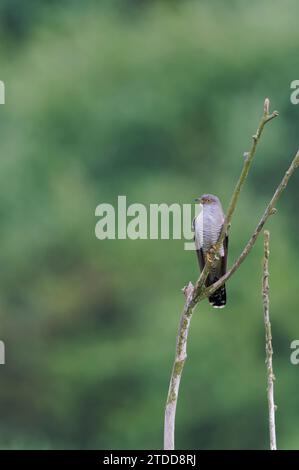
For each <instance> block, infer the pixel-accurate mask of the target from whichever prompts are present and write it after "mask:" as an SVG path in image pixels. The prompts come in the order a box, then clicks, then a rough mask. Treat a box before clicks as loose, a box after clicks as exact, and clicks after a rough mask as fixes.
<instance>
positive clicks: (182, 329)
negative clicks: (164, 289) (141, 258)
mask: <svg viewBox="0 0 299 470" xmlns="http://www.w3.org/2000/svg"><path fill="white" fill-rule="evenodd" d="M269 106H270V103H269V100H268V98H267V99H266V100H265V102H264V112H263V116H262V118H261V121H260V124H259V126H258V129H257V131H256V134H255V135H254V136H253V142H252V146H251V148H250V151H249V152H248V153H246V158H245V161H244V164H243V169H242V171H241V174H240V177H239V180H238V182H237V184H236V187H235V189H234V192H233V195H232V198H231V201H230V204H229V207H228V213H227V216H226V219H225V223H224V225H223V228H222V231H221V234H220V237H219V240H218V242H217V243H216V245H215V246H214V247H213V249H212V250H210V252H209V255H210V256H209V257H207V260H206V263H205V267H204V269H203V271H202V272H201V275H200V277H199V279H198V280H197V282H196V284H195V286H194V287H193V286H192V284H191V283H189V285H188V287H187V288H185V289H184V294H185V297H186V302H185V305H184V308H183V312H182V314H181V319H180V325H179V330H178V335H177V343H176V353H175V359H174V364H173V368H172V373H171V378H170V384H169V390H168V395H167V402H166V408H165V421H164V449H168V450H173V449H174V430H175V414H176V405H177V399H178V393H179V386H180V380H181V376H182V372H183V368H184V364H185V360H186V357H187V339H188V332H189V327H190V321H191V317H192V314H193V311H194V309H195V307H196V305H197V304H198V302H199V300H200V299H201V298H203V296H202V293H203V292H204V293H205V292H206V289H205V282H206V279H207V277H208V275H209V271H210V268H211V265H212V263H213V260H214V259H215V256H217V252H218V251H219V249H220V247H221V245H222V243H223V240H224V237H225V235H226V233H227V230H228V229H229V227H230V225H231V220H232V216H233V214H234V211H235V208H236V205H237V201H238V198H239V195H240V192H241V189H242V187H243V185H244V183H245V181H246V178H247V176H248V173H249V170H250V167H251V163H252V160H253V157H254V155H255V152H256V148H257V144H258V142H259V140H260V137H261V135H262V132H263V129H264V126H265V124H266V123H267V122H268V121H270V120H271V119H273V118H274V117H276V116H278V113H277V112H276V111H275V112H274V113H272V114H269ZM223 282H224V281H223ZM215 285H216V284H214V285H213V286H215ZM215 290H216V289H215ZM204 297H206V295H204Z"/></svg>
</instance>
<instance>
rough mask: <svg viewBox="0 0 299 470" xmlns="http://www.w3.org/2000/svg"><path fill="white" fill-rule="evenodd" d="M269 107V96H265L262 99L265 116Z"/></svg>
mask: <svg viewBox="0 0 299 470" xmlns="http://www.w3.org/2000/svg"><path fill="white" fill-rule="evenodd" d="M269 109H270V100H269V98H266V99H265V101H264V114H265V116H268V115H269Z"/></svg>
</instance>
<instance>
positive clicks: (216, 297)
mask: <svg viewBox="0 0 299 470" xmlns="http://www.w3.org/2000/svg"><path fill="white" fill-rule="evenodd" d="M196 201H198V202H199V203H200V205H201V206H202V210H201V212H200V213H199V215H198V216H197V217H195V218H194V220H193V229H194V233H195V236H194V241H195V247H196V253H197V258H198V262H199V266H200V269H201V270H202V269H203V268H204V265H205V262H206V258H207V255H208V251H209V250H210V249H211V248H212V247H213V245H215V243H217V241H218V239H219V236H220V232H221V229H222V226H223V223H224V213H223V210H222V206H221V202H220V201H219V199H218V197H216V196H213V194H204V195H203V196H201V197H199V198H197V199H196ZM227 251H228V236H227V235H226V236H225V238H224V241H223V244H222V246H221V247H220V250H219V256H218V259H216V260H215V261H214V263H213V264H212V266H211V270H210V273H209V276H208V277H207V280H206V287H208V286H210V285H211V284H213V283H214V282H216V281H217V280H218V279H220V278H221V277H222V276H223V275H224V274H225V273H226V266H227ZM209 302H210V304H211V305H213V307H215V308H223V307H224V306H225V304H226V289H225V284H223V285H222V286H221V287H219V289H217V290H216V292H214V294H212V295H211V296H210V297H209Z"/></svg>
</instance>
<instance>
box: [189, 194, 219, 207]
mask: <svg viewBox="0 0 299 470" xmlns="http://www.w3.org/2000/svg"><path fill="white" fill-rule="evenodd" d="M195 201H196V202H199V203H200V204H202V205H205V204H215V203H219V199H218V197H217V196H214V195H213V194H203V195H202V196H200V197H197V198H196V199H195Z"/></svg>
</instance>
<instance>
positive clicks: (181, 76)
mask: <svg viewBox="0 0 299 470" xmlns="http://www.w3.org/2000/svg"><path fill="white" fill-rule="evenodd" d="M0 5H1V6H0V24H1V28H0V29H1V33H0V38H1V41H0V51H1V61H0V70H1V76H0V79H1V80H3V81H4V83H5V86H6V104H5V106H0V119H1V120H0V122H1V125H0V155H1V158H0V186H1V197H0V215H1V218H0V220H1V250H0V264H1V271H0V272H1V279H0V338H1V339H2V340H3V341H5V345H6V365H5V366H1V367H0V383H1V385H0V446H1V447H2V448H15V449H21V448H33V449H37V448H41V449H47V448H50V449H55V448H73V449H90V448H98V449H105V448H107V449H116V448H120V449H153V448H161V447H162V442H163V441H162V436H163V414H164V405H165V400H166V394H167V389H168V382H169V376H170V371H171V367H172V361H173V356H174V347H175V337H176V332H177V326H178V321H179V316H180V311H181V308H182V305H183V301H184V299H183V296H182V293H181V288H182V286H183V285H184V284H186V282H187V281H188V280H190V279H191V280H195V279H196V277H197V275H198V267H197V262H196V257H195V255H194V253H193V252H191V251H185V250H184V249H183V246H184V245H183V241H180V240H170V241H165V240H160V241H159V240H156V241H150V240H137V241H131V240H120V241H113V240H106V241H99V240H97V239H96V237H95V233H94V229H95V224H96V222H97V218H96V217H95V214H94V212H95V208H96V206H97V205H98V204H100V203H101V202H109V203H111V204H115V203H116V201H117V196H118V195H122V194H125V195H126V196H127V199H128V204H130V203H133V202H140V203H143V204H146V205H148V204H149V203H162V202H165V203H168V204H170V203H173V202H178V203H180V204H181V203H189V202H192V201H193V198H194V197H195V196H198V195H200V194H202V193H205V192H211V193H215V194H217V195H218V196H219V197H220V198H221V200H222V202H223V205H224V207H227V204H228V201H229V197H230V195H231V191H232V188H233V185H234V183H235V181H236V179H237V177H238V174H239V172H240V168H241V166H242V160H243V152H244V151H246V150H248V148H249V146H250V143H251V142H250V141H251V135H252V134H253V132H254V131H255V129H256V126H257V123H258V120H259V117H260V115H261V112H262V104H263V100H264V98H265V97H266V96H269V97H270V99H271V104H272V109H274V108H275V109H278V110H279V111H280V118H279V119H277V120H275V121H273V122H272V123H271V124H270V125H269V127H267V129H266V131H265V134H264V137H263V139H262V142H261V145H260V147H259V149H258V153H257V156H256V160H255V162H254V167H253V170H252V172H251V174H250V177H249V179H248V183H247V185H246V188H245V189H244V192H243V193H242V197H241V199H240V202H239V206H238V210H237V213H236V217H235V219H234V222H233V225H232V230H231V238H230V263H231V262H232V261H233V259H234V258H235V257H236V256H237V255H238V253H239V252H240V250H241V249H242V247H243V245H244V243H245V242H246V241H247V239H248V237H249V235H250V233H251V231H252V230H253V228H254V226H255V224H256V222H257V220H258V218H259V217H260V215H261V214H262V212H263V209H264V207H265V204H266V202H267V201H268V199H269V198H270V196H271V194H272V192H273V190H274V188H275V187H276V185H277V183H278V182H279V180H280V178H281V175H282V173H283V172H284V170H285V169H286V167H287V165H288V163H289V161H290V160H291V158H292V156H293V154H294V153H295V151H296V149H297V147H298V125H299V106H294V105H292V104H291V103H290V83H291V81H292V80H295V79H299V76H298V40H299V31H298V4H297V2H296V1H295V0H293V1H292V0H287V1H284V2H283V1H280V2H278V1H276V2H273V1H270V0H268V1H265V0H264V1H260V0H259V1H257V0H256V1H251V2H250V4H249V2H245V1H242V0H235V1H227V2H225V4H224V2H220V1H181V2H179V1H174V0H171V1H168V2H167V1H164V2H163V1H160V2H155V1H145V0H143V1H141V0H139V1H137V0H135V1H133V0H130V1H129V0H118V1H116V0H115V1H113V0H110V1H108V0H107V1H102V2H100V1H97V2H96V1H91V0H86V1H84V2H79V1H71V0H69V1H67V0H64V1H60V2H58V1H52V2H50V1H41V0H40V1H37V0H36V1H34V0H27V1H26V2H24V1H22V0H13V1H12V0H2V1H1V4H0ZM298 181H299V180H298V175H296V176H295V177H294V178H293V180H292V181H291V183H290V185H289V187H288V189H287V192H286V193H285V194H284V195H283V198H282V199H281V201H280V202H279V205H278V213H277V215H276V216H275V217H274V218H272V220H271V221H270V223H269V224H268V227H269V229H270V230H271V260H270V270H271V279H270V281H271V286H270V287H271V316H272V328H273V338H274V339H273V345H274V351H275V355H274V367H275V373H276V377H277V380H276V389H275V392H276V402H277V405H278V411H277V440H278V447H280V448H283V449H289V448H294V449H298V448H299V426H298V422H299V399H298V388H299V366H297V367H296V366H294V365H291V363H290V352H291V350H290V342H291V341H292V340H293V339H297V338H298V339H299V321H298V276H299V266H298V263H297V262H296V260H297V258H298V197H299V189H298ZM261 259H262V239H261V240H259V241H258V243H257V244H256V246H255V248H254V251H253V252H252V253H251V255H250V256H249V257H248V259H247V260H246V263H245V264H244V265H243V266H242V267H241V268H240V270H239V271H238V273H237V274H236V275H235V276H234V277H233V278H232V280H231V281H230V282H229V285H228V305H227V308H226V309H225V310H224V311H215V310H213V309H211V308H210V307H209V305H208V304H207V302H205V303H202V304H201V305H200V308H199V309H198V310H197V311H196V314H195V315H194V317H193V320H192V325H191V333H190V341H189V347H188V361H187V363H186V367H185V370H184V374H183V380H182V385H181V392H180V397H179V403H178V410H177V427H176V443H177V447H178V448H179V449H192V448H202V449H214V448H216V449H217V448H220V449H239V448H246V449H247V448H249V449H253V448H258V449H264V448H267V447H268V429H267V401H266V377H265V364H264V356H265V354H264V330H263V319H262V305H261V295H260V292H261Z"/></svg>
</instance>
